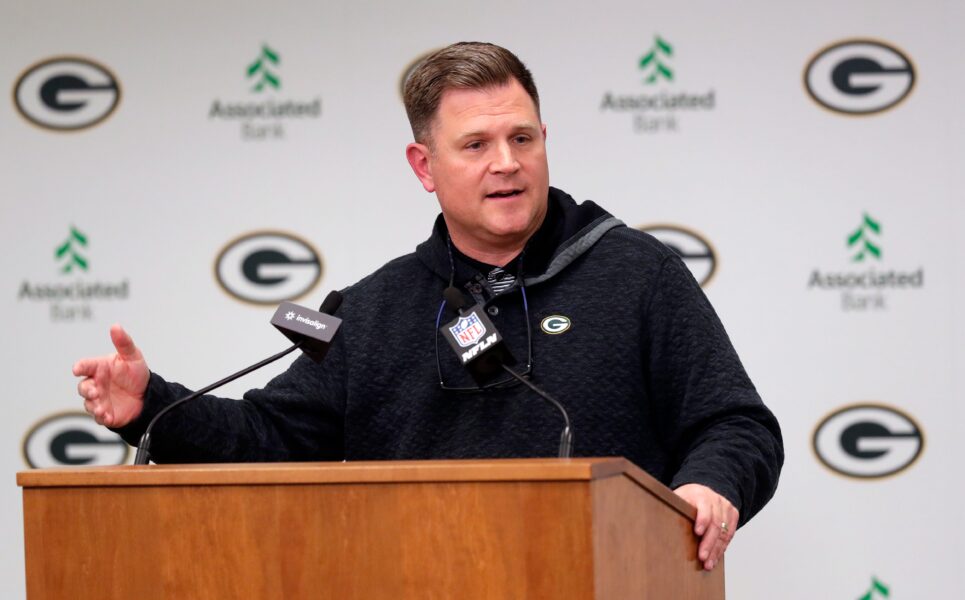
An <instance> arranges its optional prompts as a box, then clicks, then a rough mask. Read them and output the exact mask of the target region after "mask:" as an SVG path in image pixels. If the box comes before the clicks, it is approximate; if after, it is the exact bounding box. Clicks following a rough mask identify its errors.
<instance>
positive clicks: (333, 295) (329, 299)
mask: <svg viewBox="0 0 965 600" xmlns="http://www.w3.org/2000/svg"><path fill="white" fill-rule="evenodd" d="M341 305H342V294H340V293H339V292H338V290H332V291H331V292H329V293H328V296H325V299H324V300H322V305H321V306H319V307H318V312H320V313H325V314H326V315H331V314H334V313H335V311H336V310H338V307H339V306H341Z"/></svg>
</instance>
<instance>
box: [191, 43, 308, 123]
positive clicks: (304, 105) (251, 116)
mask: <svg viewBox="0 0 965 600" xmlns="http://www.w3.org/2000/svg"><path fill="white" fill-rule="evenodd" d="M281 64H282V58H281V54H280V53H279V52H278V51H276V50H275V49H274V48H273V47H271V46H269V45H268V44H262V46H261V49H260V51H259V53H258V56H257V58H255V59H254V61H253V62H250V63H247V68H245V69H244V81H245V82H246V85H247V86H249V90H248V91H249V93H250V94H254V95H255V96H256V97H255V99H254V100H249V99H243V98H233V99H229V100H222V99H216V100H214V101H212V103H211V108H209V109H208V120H209V121H227V122H235V123H238V124H239V131H240V135H241V139H242V140H245V141H267V140H282V139H285V136H286V135H287V132H288V129H289V128H290V127H291V126H296V125H295V124H297V123H304V122H308V121H311V120H313V119H318V118H320V117H321V116H322V99H321V98H320V97H318V96H315V97H311V98H299V99H295V98H290V97H283V96H279V95H278V93H279V92H280V91H281V75H280V72H281Z"/></svg>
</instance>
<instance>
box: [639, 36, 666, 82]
mask: <svg viewBox="0 0 965 600" xmlns="http://www.w3.org/2000/svg"><path fill="white" fill-rule="evenodd" d="M672 57H673V46H671V45H670V44H668V43H667V42H665V41H664V40H663V39H661V38H660V36H659V35H658V36H656V37H655V38H654V40H653V48H651V49H650V52H648V53H646V54H644V55H643V58H641V59H640V68H641V69H643V70H644V73H645V74H646V78H645V79H644V80H643V81H644V83H648V84H649V83H656V82H657V80H658V79H666V80H667V81H673V71H671V70H670V67H668V66H667V64H666V61H667V60H669V59H670V58H672Z"/></svg>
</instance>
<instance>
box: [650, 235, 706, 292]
mask: <svg viewBox="0 0 965 600" xmlns="http://www.w3.org/2000/svg"><path fill="white" fill-rule="evenodd" d="M637 229H639V230H640V231H642V232H644V233H649V234H650V235H652V236H653V237H655V238H657V239H658V240H660V241H661V242H663V244H664V245H665V246H667V247H668V248H670V249H671V250H673V251H674V253H675V254H676V255H677V256H679V257H680V258H681V259H682V260H683V261H684V264H685V265H687V268H688V269H690V272H691V273H692V274H693V276H694V279H696V280H697V283H699V284H700V287H707V286H708V285H710V280H711V279H713V277H714V273H716V272H717V253H716V252H715V251H714V247H713V246H711V245H710V242H708V241H707V238H705V237H704V236H702V235H701V234H699V233H697V232H696V231H694V230H692V229H688V228H686V227H681V226H680V225H666V224H661V225H641V226H640V227H638V228H637Z"/></svg>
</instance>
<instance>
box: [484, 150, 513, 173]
mask: <svg viewBox="0 0 965 600" xmlns="http://www.w3.org/2000/svg"><path fill="white" fill-rule="evenodd" d="M493 153H494V156H493V159H492V161H491V162H490V163H489V172H490V173H514V172H516V171H518V170H519V161H518V160H517V159H516V152H515V151H514V149H513V147H512V146H511V145H510V144H509V143H503V144H498V145H497V146H496V147H495V148H494V149H493Z"/></svg>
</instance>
